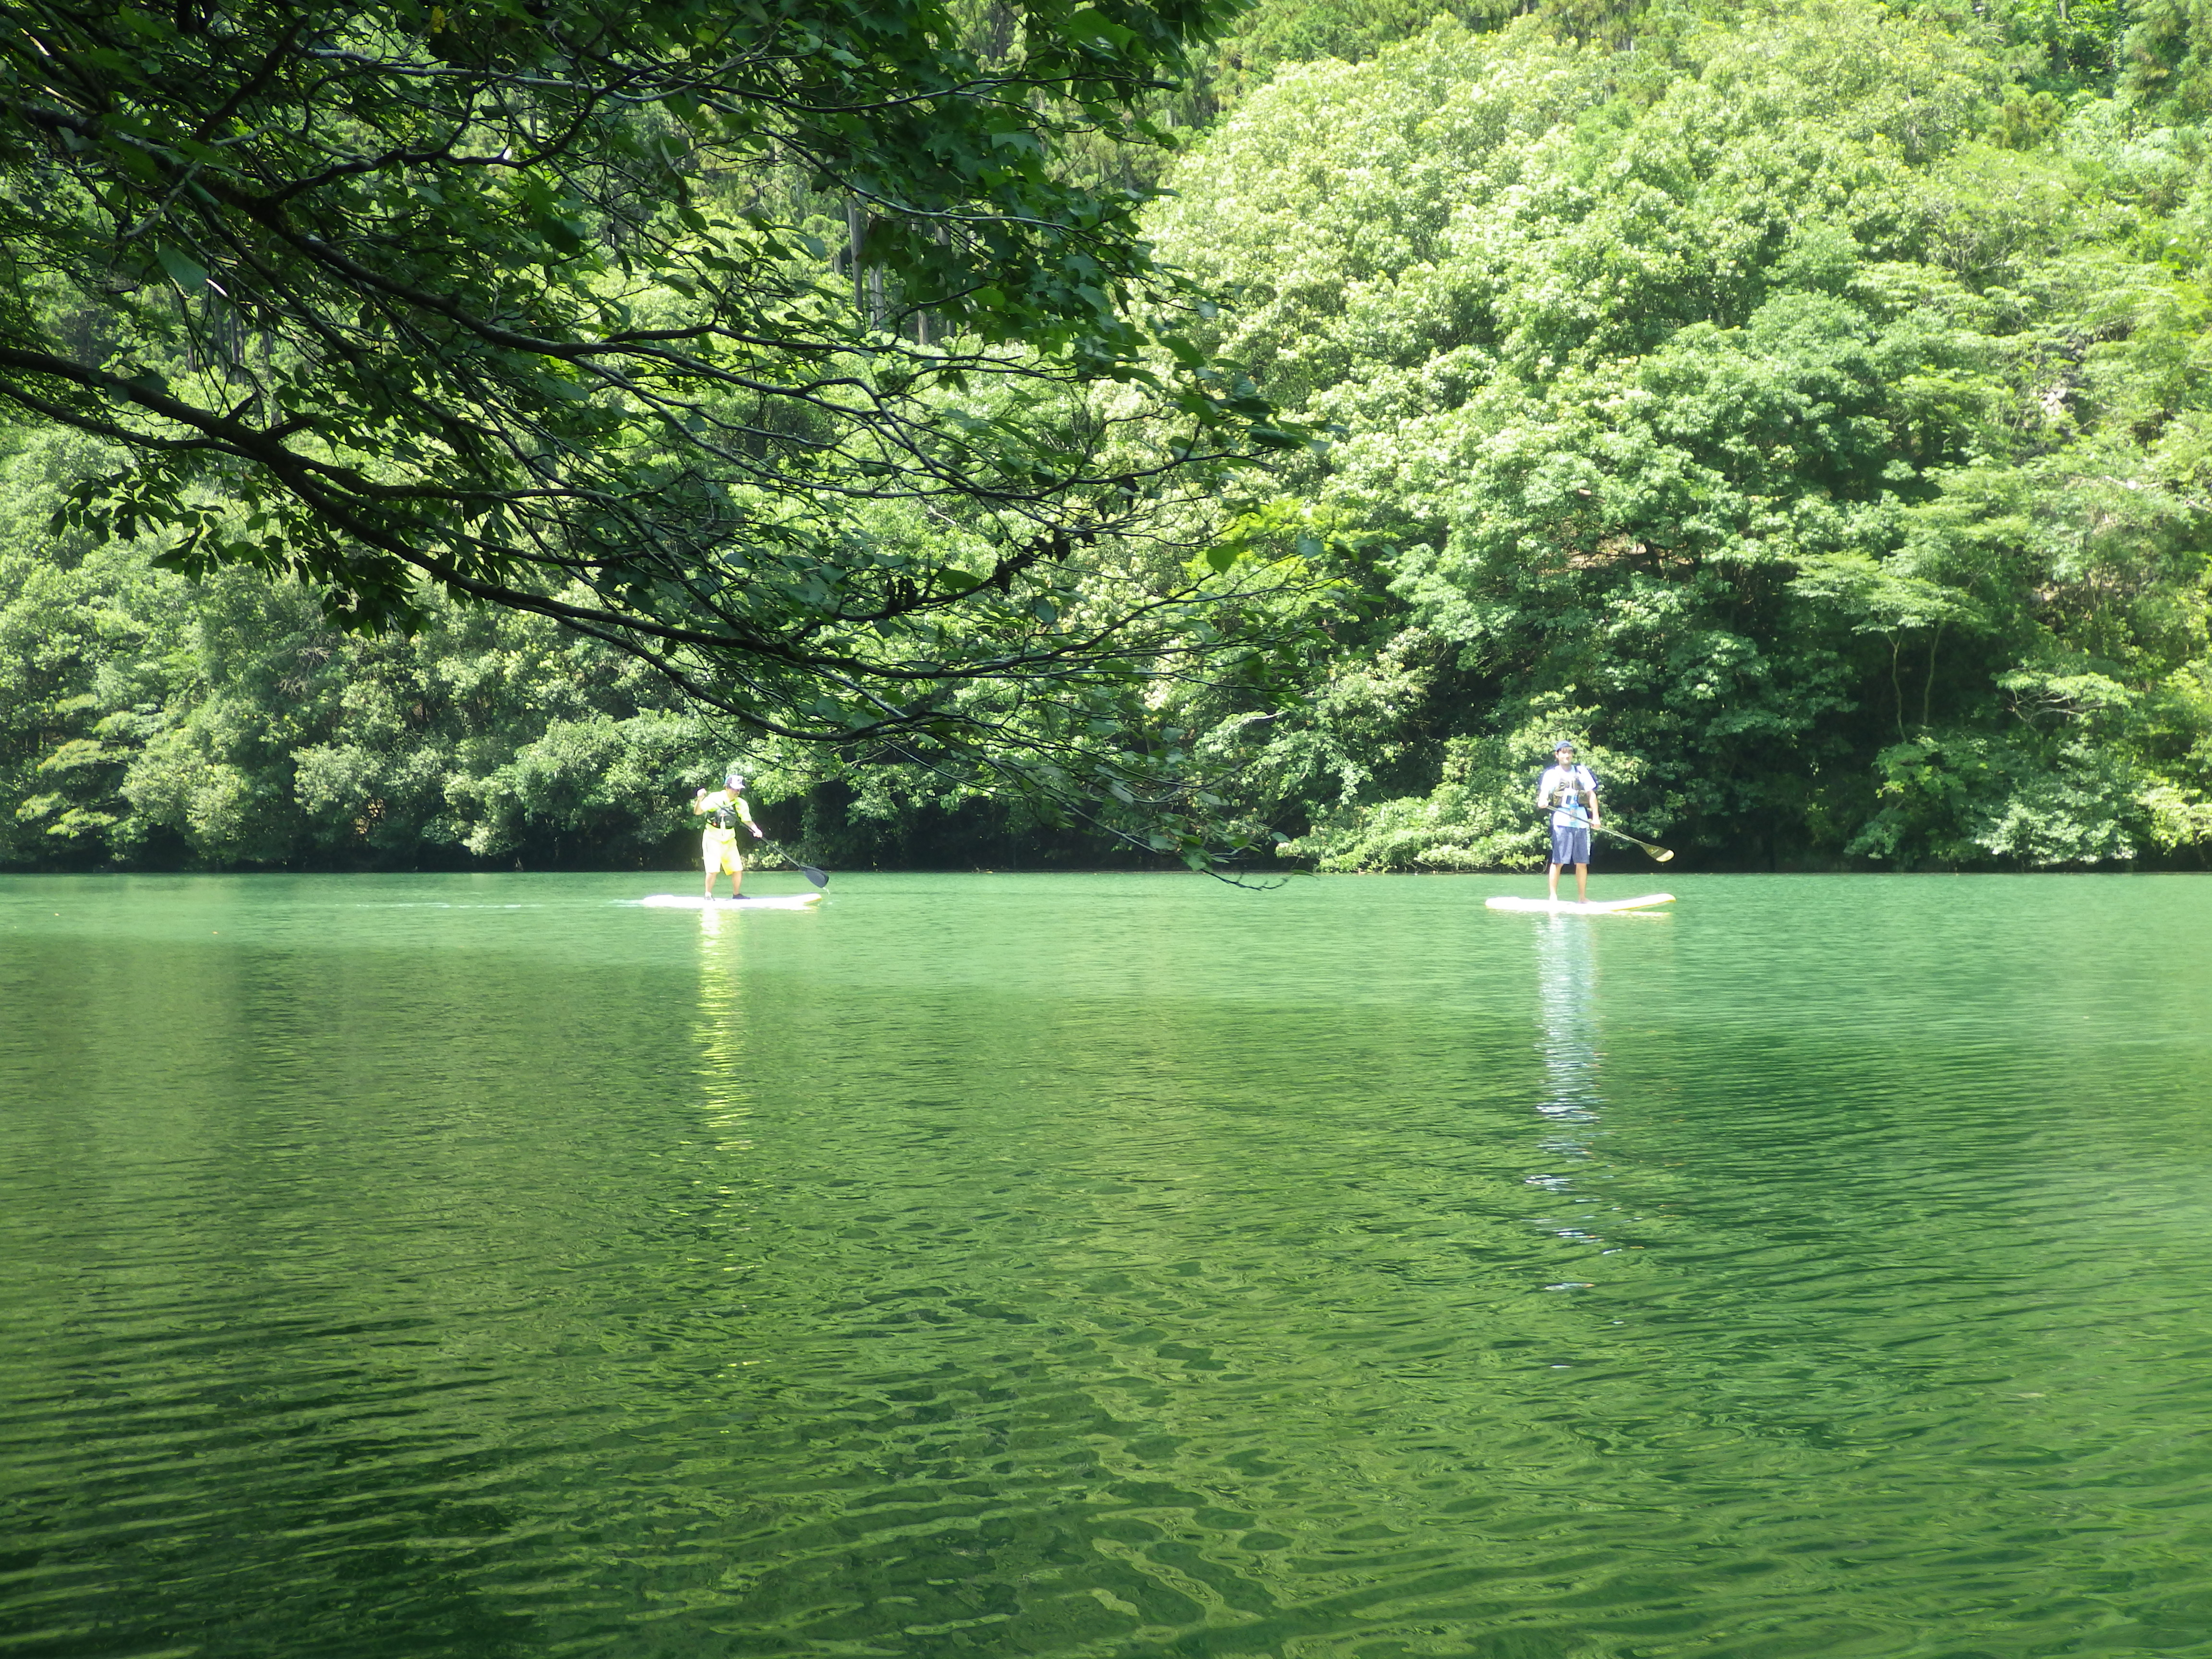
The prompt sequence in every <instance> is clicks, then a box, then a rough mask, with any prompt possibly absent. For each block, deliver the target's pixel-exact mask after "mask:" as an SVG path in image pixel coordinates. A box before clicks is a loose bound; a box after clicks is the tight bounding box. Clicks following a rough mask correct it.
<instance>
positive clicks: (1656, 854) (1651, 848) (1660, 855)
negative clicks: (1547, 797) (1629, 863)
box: [1538, 806, 1674, 864]
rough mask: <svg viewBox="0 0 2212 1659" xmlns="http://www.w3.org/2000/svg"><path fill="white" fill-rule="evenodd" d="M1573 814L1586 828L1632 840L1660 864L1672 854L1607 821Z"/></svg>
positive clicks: (1654, 843)
mask: <svg viewBox="0 0 2212 1659" xmlns="http://www.w3.org/2000/svg"><path fill="white" fill-rule="evenodd" d="M1538 810H1539V811H1547V812H1548V811H1551V810H1552V809H1551V808H1550V807H1548V806H1547V807H1541V808H1540V809H1538ZM1575 816H1576V817H1577V820H1578V821H1579V822H1580V823H1582V824H1583V825H1584V826H1585V827H1586V828H1588V829H1595V830H1596V831H1597V832H1598V834H1600V835H1601V836H1619V837H1620V839H1621V840H1623V841H1625V842H1633V843H1634V844H1635V845H1636V846H1638V847H1641V848H1643V849H1644V851H1645V852H1647V853H1649V854H1651V856H1652V857H1653V858H1654V859H1656V860H1658V861H1659V862H1660V863H1661V864H1664V863H1666V862H1667V861H1668V860H1670V859H1672V858H1673V857H1674V854H1672V853H1671V852H1669V851H1668V850H1667V848H1663V847H1662V846H1660V845H1659V844H1658V843H1657V842H1650V841H1644V840H1640V839H1638V837H1637V836H1632V835H1630V834H1629V833H1628V831H1626V829H1614V828H1613V826H1612V825H1611V824H1609V823H1590V821H1589V819H1588V818H1587V817H1583V815H1582V814H1581V813H1579V812H1577V814H1576V815H1575Z"/></svg>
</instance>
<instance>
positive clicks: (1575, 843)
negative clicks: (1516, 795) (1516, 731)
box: [1536, 742, 1599, 904]
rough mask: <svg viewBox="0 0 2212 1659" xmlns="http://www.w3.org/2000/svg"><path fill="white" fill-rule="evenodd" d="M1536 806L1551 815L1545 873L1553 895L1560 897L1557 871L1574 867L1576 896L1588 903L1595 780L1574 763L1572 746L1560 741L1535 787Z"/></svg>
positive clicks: (1595, 821)
mask: <svg viewBox="0 0 2212 1659" xmlns="http://www.w3.org/2000/svg"><path fill="white" fill-rule="evenodd" d="M1536 805H1538V806H1540V807H1547V808H1549V809H1550V810H1551V813H1552V861H1551V863H1550V865H1549V866H1547V868H1546V870H1545V872H1544V875H1545V878H1546V879H1547V881H1549V882H1550V883H1551V891H1552V896H1553V898H1555V899H1556V898H1557V897H1559V871H1560V869H1561V868H1562V867H1563V866H1566V865H1570V864H1571V865H1573V866H1575V897H1576V898H1577V900H1579V901H1580V902H1583V903H1585V904H1587V903H1588V902H1589V849H1590V831H1591V829H1594V828H1595V827H1596V825H1597V823H1598V822H1599V820H1598V813H1597V780H1596V779H1595V777H1593V776H1592V775H1590V769H1589V767H1587V766H1577V765H1576V764H1575V746H1574V744H1571V743H1565V742H1562V743H1560V744H1558V745H1557V746H1556V747H1554V748H1553V750H1552V764H1551V765H1550V766H1549V767H1548V768H1547V769H1546V770H1545V773H1544V775H1543V777H1542V779H1541V780H1540V781H1538V783H1537V785H1536Z"/></svg>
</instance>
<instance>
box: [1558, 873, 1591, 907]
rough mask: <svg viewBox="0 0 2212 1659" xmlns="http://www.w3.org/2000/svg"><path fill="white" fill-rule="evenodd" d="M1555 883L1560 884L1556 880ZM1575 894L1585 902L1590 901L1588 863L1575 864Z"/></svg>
mask: <svg viewBox="0 0 2212 1659" xmlns="http://www.w3.org/2000/svg"><path fill="white" fill-rule="evenodd" d="M1554 885H1557V883H1556V882H1554ZM1575 896H1576V897H1577V899H1579V900H1581V901H1582V902H1583V903H1584V904H1588V903H1589V866H1588V865H1587V864H1577V866H1575Z"/></svg>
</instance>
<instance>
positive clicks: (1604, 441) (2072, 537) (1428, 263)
mask: <svg viewBox="0 0 2212 1659" xmlns="http://www.w3.org/2000/svg"><path fill="white" fill-rule="evenodd" d="M1675 24H1676V27H1675V28H1674V33H1672V34H1671V35H1669V34H1662V35H1660V36H1659V37H1658V38H1656V39H1654V40H1650V41H1648V42H1647V43H1645V44H1642V45H1639V46H1637V47H1636V48H1635V49H1633V50H1628V51H1622V50H1618V49H1616V48H1614V47H1613V46H1611V45H1609V44H1607V43H1606V42H1603V41H1595V42H1593V41H1584V40H1577V39H1575V38H1574V37H1573V36H1572V35H1571V33H1566V32H1564V31H1562V30H1559V29H1558V28H1556V27H1550V26H1547V24H1546V22H1545V21H1544V20H1542V19H1531V20H1525V21H1523V22H1522V23H1521V24H1518V25H1516V26H1515V27H1511V28H1510V29H1508V30H1506V31H1504V33H1500V34H1496V35H1492V36H1480V35H1475V34H1472V33H1468V31H1466V30H1464V29H1462V28H1460V27H1456V26H1454V25H1450V24H1449V23H1447V24H1443V25H1440V26H1438V27H1437V28H1435V29H1433V30H1431V31H1430V32H1428V33H1425V34H1424V35H1423V36H1421V37H1420V38H1419V39H1417V40H1413V41H1411V42H1409V43H1407V44H1406V45H1404V46H1399V47H1395V48H1393V49H1391V50H1389V51H1386V52H1383V54H1382V55H1381V56H1380V57H1379V58H1376V60H1374V61H1372V62H1370V63H1367V64H1361V65H1358V66H1356V67H1355V66H1348V65H1343V64H1316V65H1313V66H1310V67H1307V68H1304V69H1302V70H1291V71H1288V72H1286V73H1285V74H1284V75H1282V76H1279V78H1277V79H1276V80H1275V81H1274V82H1273V83H1272V84H1271V85H1270V86H1268V87H1267V88H1264V89H1263V90H1261V91H1260V92H1258V93H1256V94H1254V95H1253V96H1252V97H1251V98H1250V99H1249V100H1248V101H1247V102H1246V103H1245V104H1244V105H1243V106H1241V107H1240V108H1239V110H1238V111H1237V113H1236V115H1235V116H1234V117H1233V118H1231V120H1230V121H1229V122H1228V123H1227V124H1226V125H1225V126H1224V127H1223V128H1222V129H1221V130H1220V131H1218V132H1217V133H1216V134H1214V135H1212V137H1209V139H1208V140H1207V141H1206V143H1204V144H1203V145H1202V146H1200V148H1199V149H1197V150H1196V151H1195V152H1194V154H1193V155H1191V156H1190V157H1189V159H1188V161H1186V162H1185V163H1183V164H1182V167H1181V168H1180V170H1179V171H1178V172H1177V173H1176V175H1175V178H1174V183H1175V185H1176V192H1177V193H1176V196H1175V197H1174V198H1173V199H1172V200H1171V201H1170V202H1169V203H1168V204H1165V205H1164V208H1163V209H1162V210H1161V211H1160V213H1159V215H1158V226H1159V232H1160V241H1161V246H1162V249H1163V252H1164V254H1165V256H1166V257H1167V258H1170V259H1172V260H1176V261H1179V262H1181V263H1182V264H1185V265H1187V266H1188V268H1189V269H1191V270H1193V271H1194V273H1195V274H1196V275H1197V276H1199V278H1200V280H1201V281H1203V282H1205V283H1208V284H1209V285H1213V286H1218V287H1219V288H1221V289H1223V290H1224V291H1225V292H1227V293H1230V294H1231V295H1234V296H1236V300H1235V303H1234V304H1233V305H1232V307H1231V308H1230V309H1229V310H1227V311H1225V313H1224V315H1223V319H1222V320H1221V322H1220V323H1219V324H1218V325H1212V326H1213V330H1214V331H1213V332H1212V335H1211V336H1210V337H1209V340H1208V343H1209V345H1210V346H1212V347H1213V348H1215V349H1221V350H1223V351H1225V352H1228V353H1230V354H1231V355H1234V356H1237V357H1238V358H1240V359H1241V360H1243V361H1245V362H1249V363H1250V364H1251V366H1252V368H1253V371H1254V373H1255V375H1256V376H1257V377H1258V378H1259V380H1260V381H1261V384H1262V385H1263V386H1266V387H1267V390H1268V391H1269V392H1271V393H1272V394H1273V395H1274V396H1276V397H1277V398H1280V399H1281V400H1282V401H1283V402H1284V404H1285V405H1286V407H1288V408H1290V409H1291V410H1294V411H1296V412H1297V413H1299V414H1301V415H1303V416H1305V417H1306V418H1308V419H1310V420H1314V421H1317V422H1335V423H1337V424H1339V425H1340V426H1341V427H1342V428H1344V429H1345V431H1346V438H1345V440H1344V441H1343V442H1342V443H1340V445H1339V446H1338V447H1336V448H1334V450H1332V451H1331V453H1329V454H1328V457H1326V458H1325V459H1322V460H1319V461H1316V462H1313V463H1310V464H1307V465H1304V467H1303V469H1302V471H1300V472H1299V473H1298V474H1297V479H1296V482H1297V493H1298V494H1299V495H1301V496H1302V498H1303V499H1304V502H1305V503H1306V505H1305V507H1304V509H1303V510H1304V512H1305V513H1306V514H1307V515H1308V517H1309V519H1310V520H1311V521H1312V522H1314V523H1315V524H1316V525H1317V526H1326V527H1327V528H1328V531H1329V533H1330V534H1331V535H1332V536H1334V538H1336V539H1337V541H1338V542H1339V544H1340V545H1341V546H1342V547H1343V548H1344V549H1345V551H1344V553H1343V554H1342V555H1341V556H1340V563H1339V569H1340V574H1341V576H1342V578H1343V580H1344V583H1345V587H1344V590H1343V591H1344V592H1345V593H1346V595H1347V596H1349V595H1357V596H1358V598H1357V599H1356V601H1355V600H1353V599H1351V598H1347V599H1346V602H1345V605H1344V609H1343V612H1342V616H1341V617H1340V621H1339V622H1337V623H1334V624H1332V629H1331V631H1332V634H1333V636H1334V640H1335V641H1336V648H1335V649H1334V650H1333V651H1332V652H1330V653H1328V657H1327V660H1326V662H1325V664H1323V665H1318V666H1317V673H1318V678H1317V681H1316V694H1315V695H1314V696H1313V697H1311V698H1310V700H1309V701H1308V702H1306V703H1305V704H1304V705H1302V709H1303V711H1304V712H1302V713H1301V714H1299V715H1297V716H1294V717H1292V718H1290V719H1286V720H1282V721H1280V722H1279V723H1277V724H1276V725H1275V726H1273V733H1274V735H1273V737H1272V738H1271V740H1270V742H1271V746H1272V751H1273V761H1272V766H1273V770H1274V775H1275V777H1276V780H1277V782H1276V786H1275V787H1277V788H1278V789H1279V792H1280V793H1279V795H1278V797H1277V799H1278V801H1279V802H1281V803H1283V804H1285V805H1289V804H1291V803H1296V804H1297V806H1299V807H1302V808H1303V809H1304V811H1307V812H1309V813H1310V815H1311V817H1310V829H1309V831H1308V833H1307V835H1306V836H1304V839H1303V841H1302V842H1301V845H1302V846H1303V847H1304V848H1305V849H1306V850H1308V851H1310V852H1311V853H1312V854H1315V855H1316V856H1318V857H1320V858H1322V859H1323V860H1330V861H1337V862H1341V863H1345V864H1348V865H1375V864H1381V865H1386V866H1388V865H1403V864H1408V863H1410V864H1415V865H1427V866H1431V867H1446V868H1449V867H1454V866H1481V865H1486V864H1492V863H1496V862H1499V861H1502V860H1510V859H1515V858H1522V857H1527V856H1531V855H1532V854H1533V852H1534V847H1535V843H1536V837H1537V834H1538V830H1537V827H1536V825H1535V823H1534V819H1533V817H1532V815H1531V814H1530V813H1529V812H1528V809H1527V802H1526V793H1527V791H1526V780H1527V778H1528V776H1529V775H1532V772H1531V769H1532V768H1533V767H1534V766H1535V765H1536V764H1538V763H1540V761H1541V757H1542V755H1543V754H1544V753H1545V751H1547V750H1548V749H1549V748H1550V746H1551V744H1552V743H1553V741H1554V739H1555V738H1557V737H1559V736H1560V735H1566V736H1571V737H1575V738H1580V739H1581V740H1583V742H1584V744H1585V745H1586V746H1594V749H1595V762H1596V764H1597V765H1598V767H1599V769H1600V770H1601V773H1604V774H1607V775H1609V776H1610V778H1611V780H1612V781H1613V785H1614V786H1615V788H1616V790H1617V791H1618V802H1619V807H1620V810H1622V811H1624V812H1632V813H1634V814H1635V815H1636V818H1637V821H1638V822H1639V823H1642V824H1644V826H1646V827H1647V828H1648V829H1650V830H1652V831H1654V832H1658V833H1666V834H1670V835H1675V836H1684V835H1686V836H1687V837H1688V838H1690V839H1691V840H1692V842H1702V843H1704V844H1705V846H1706V847H1707V848H1710V849H1711V850H1712V851H1714V852H1716V853H1725V854H1726V855H1727V856H1729V857H1730V858H1733V859H1736V860H1742V859H1745V858H1747V857H1748V858H1764V857H1768V856H1771V857H1774V858H1777V859H1787V860H1805V859H1814V860H1838V859H1844V858H1850V859H1871V860H1877V861H1892V862H1896V861H1902V862H1905V863H1908V864H1910V863H1919V862H1929V861H1942V862H1960V861H1965V862H1975V861H2000V862H2013V863H2023V864H2027V865H2031V866H2034V865H2055V864H2082V863H2096V862H2101V861H2110V860H2124V859H2127V858H2130V857H2135V856H2138V855H2142V854H2154V853H2155V852H2156V851H2158V849H2159V848H2161V847H2164V848H2175V847H2179V846H2182V845H2186V844H2199V843H2201V842H2203V840H2204V839H2205V838H2206V833H2207V829H2208V828H2212V818H2209V817H2208V808H2207V805H2206V801H2207V791H2206V785H2207V783H2208V781H2212V726H2208V724H2207V718H2206V717H2207V714H2208V708H2212V705H2208V702H2207V697H2208V691H2212V658H2208V655H2207V650H2206V645H2207V575H2208V568H2212V567H2208V559H2207V550H2208V548H2212V518H2208V512H2207V498H2206V493H2205V482H2206V477H2207V474H2206V466H2207V438H2208V435H2212V382H2208V381H2207V380H2206V379H2205V376H2204V369H2205V366H2206V357H2205V347H2204V343H2203V342H2204V323H2205V314H2206V313H2205V298H2204V295H2205V289H2204V286H2203V261H2204V258H2205V257H2206V253H2207V251H2208V240H2207V238H2208V234H2212V218H2208V209H2212V173H2208V170H2207V167H2206V163H2205V156H2206V150H2205V146H2204V144H2203V137H2202V134H2201V131H2200V130H2198V129H2197V128H2195V127H2193V126H2188V125H2175V124H2173V123H2172V120H2171V119H2170V118H2171V117H2172V114H2173V113H2174V111H2173V110H2172V109H2171V108H2170V107H2169V106H2164V105H2159V106H2154V105H2153V104H2151V103H2149V102H2148V101H2147V100H2146V97H2145V96H2144V95H2142V94H2130V92H2129V91H2128V89H2127V88H2125V87H2124V86H2120V87H2117V88H2111V87H2108V88H2104V89H2100V88H2093V87H2082V86H2080V85H2078V84H2077V85H2076V86H2075V87H2074V88H2071V89H2070V92H2069V96H2068V98H2067V99H2066V100H2064V101H2063V102H2060V101H2058V100H2051V106H2050V108H2048V109H2045V111H2044V114H2045V116H2046V117H2047V119H2045V120H2043V121H2042V122H2041V124H2040V125H2038V124H2037V123H2036V122H2034V121H2031V120H2029V119H2027V118H2025V117H2024V116H2023V115H2022V113H2021V106H2022V100H2023V99H2024V98H2026V97H2027V95H2028V94H2027V93H2026V92H2025V90H2024V88H2023V86H2022V83H2021V82H2020V81H2018V80H2016V79H2015V78H2014V74H2015V70H2016V69H2017V68H2018V67H2019V65H2021V64H2027V65H2028V66H2030V67H2031V68H2033V69H2034V70H2035V71H2036V72H2037V73H2039V74H2040V73H2044V72H2046V71H2047V70H2048V68H2049V60H2048V58H2045V57H2044V56H2043V49H2042V48H2041V47H2040V46H2038V45H2036V44H2035V43H2033V42H2030V43H2029V46H2028V47H2027V48H2025V49H2024V48H2023V47H2022V46H2021V45H2020V44H2019V43H2018V42H2017V41H2008V40H2006V39H2005V38H2003V37H2002V35H1999V34H1997V33H1995V32H1993V31H1988V30H1984V31H1982V32H1980V33H1976V32H1975V31H1974V30H1972V29H1968V30H1966V31H1964V32H1961V31H1959V30H1956V29H1954V28H1953V27H1948V26H1947V25H1946V24H1944V23H1943V22H1942V21H1940V20H1938V19H1935V18H1932V17H1931V18H1923V19H1918V20H1916V19H1914V18H1912V17H1910V16H1905V15H1899V13H1897V12H1895V11H1893V10H1890V9H1885V8H1881V7H1878V6H1874V5H1867V4H1858V3H1850V0H1835V3H1824V0H1814V3H1811V4H1808V5H1805V6H1802V7H1798V8H1789V9H1780V10H1778V11H1776V12H1774V13H1771V14H1769V15H1763V16H1761V17H1759V18H1758V19H1748V18H1741V17H1738V18H1731V19H1729V20H1726V21H1722V20H1719V19H1715V20H1713V21H1707V22H1699V21H1696V20H1694V19H1692V20H1689V21H1684V20H1681V19H1679V18H1678V19H1676V20H1675ZM2036 107H2041V106H2036Z"/></svg>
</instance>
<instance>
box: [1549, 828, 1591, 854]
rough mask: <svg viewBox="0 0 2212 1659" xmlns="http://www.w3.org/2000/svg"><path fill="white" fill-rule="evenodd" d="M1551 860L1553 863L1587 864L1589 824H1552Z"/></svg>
mask: <svg viewBox="0 0 2212 1659" xmlns="http://www.w3.org/2000/svg"><path fill="white" fill-rule="evenodd" d="M1552 862H1553V863H1554V864H1588V863H1589V825H1588V824H1587V823H1574V824H1568V825H1565V826H1562V825H1559V824H1556V823H1555V824H1553V826H1552Z"/></svg>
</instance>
